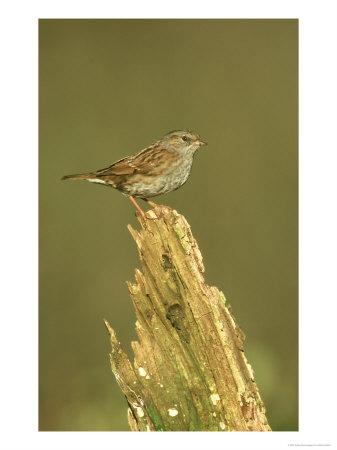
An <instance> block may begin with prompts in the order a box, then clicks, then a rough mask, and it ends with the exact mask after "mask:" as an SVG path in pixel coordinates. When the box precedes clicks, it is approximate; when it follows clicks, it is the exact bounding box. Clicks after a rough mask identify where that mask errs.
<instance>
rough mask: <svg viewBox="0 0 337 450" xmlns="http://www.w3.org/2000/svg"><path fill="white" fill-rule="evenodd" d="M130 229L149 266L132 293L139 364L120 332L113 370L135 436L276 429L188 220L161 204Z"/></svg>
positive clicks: (114, 339) (131, 288)
mask: <svg viewBox="0 0 337 450" xmlns="http://www.w3.org/2000/svg"><path fill="white" fill-rule="evenodd" d="M140 224H141V230H140V231H136V230H134V229H133V228H132V227H131V226H129V227H128V228H129V230H130V232H131V235H132V237H133V238H134V240H135V242H136V244H137V247H138V251H139V256H140V260H141V264H142V271H139V270H136V282H135V283H128V288H129V291H130V295H131V298H132V301H133V305H134V307H135V311H136V317H137V321H136V332H137V336H138V341H136V342H132V344H131V345H132V349H133V352H134V363H133V364H132V363H131V362H130V360H129V358H128V357H127V355H126V353H125V352H124V351H123V349H122V347H121V345H120V343H119V341H118V339H117V337H116V333H115V331H114V330H113V329H112V327H111V326H110V324H109V323H108V322H107V321H105V323H106V326H107V329H108V331H109V334H110V340H111V346H112V351H111V354H110V361H111V368H112V371H113V373H114V375H115V378H116V380H117V383H118V384H119V386H120V388H121V390H122V391H123V393H124V394H125V397H126V399H127V402H128V406H129V408H128V421H129V425H130V428H131V430H133V431H270V427H269V425H268V422H267V419H266V416H265V407H264V404H263V401H262V399H261V397H260V394H259V391H258V388H257V385H256V382H255V380H254V374H253V370H252V368H251V366H250V365H249V364H248V362H247V360H246V357H245V354H244V352H243V340H244V334H243V333H242V331H241V330H240V328H239V327H238V325H237V324H236V323H235V321H234V318H233V317H232V315H231V313H230V311H229V308H228V306H227V305H226V299H225V296H224V294H223V293H222V292H221V291H219V290H218V289H217V288H216V287H210V286H208V285H207V284H206V283H205V280H204V277H203V272H204V266H203V262H202V256H201V253H200V250H199V247H198V245H197V243H196V241H195V239H194V238H193V236H192V233H191V229H190V226H189V225H188V223H187V221H186V219H185V218H184V217H183V216H182V215H180V214H178V213H177V212H176V211H174V210H172V209H171V208H168V207H166V206H157V207H156V208H154V209H153V210H150V211H149V212H148V213H147V214H146V221H144V220H140Z"/></svg>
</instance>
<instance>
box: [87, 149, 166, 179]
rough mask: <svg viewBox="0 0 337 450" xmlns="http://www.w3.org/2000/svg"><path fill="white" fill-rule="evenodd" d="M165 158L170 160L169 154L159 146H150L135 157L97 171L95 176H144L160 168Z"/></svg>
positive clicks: (121, 160)
mask: <svg viewBox="0 0 337 450" xmlns="http://www.w3.org/2000/svg"><path fill="white" fill-rule="evenodd" d="M167 158H170V159H171V158H172V153H171V152H169V151H168V150H164V149H162V148H160V147H159V145H152V146H150V147H147V148H145V149H144V150H142V151H140V152H139V153H137V154H136V155H133V156H129V157H126V158H123V159H120V160H119V161H116V162H115V163H113V164H111V166H109V167H106V168H105V169H101V170H98V171H97V172H95V175H96V176H97V177H105V176H109V175H132V174H138V173H139V174H145V173H149V172H151V171H152V170H153V169H154V168H158V167H159V166H161V165H162V164H163V163H165V160H167Z"/></svg>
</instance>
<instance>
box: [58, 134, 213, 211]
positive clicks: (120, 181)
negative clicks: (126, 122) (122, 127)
mask: <svg viewBox="0 0 337 450" xmlns="http://www.w3.org/2000/svg"><path fill="white" fill-rule="evenodd" d="M202 145H206V142H203V141H202V140H201V139H200V136H199V135H198V134H197V133H194V132H193V131H188V130H177V131H171V132H170V133H168V134H166V135H165V136H164V137H163V138H162V139H160V140H159V141H156V142H155V143H154V144H152V145H150V146H149V147H147V148H145V149H144V150H141V151H140V152H138V153H136V154H135V155H133V156H127V157H126V158H123V159H120V160H119V161H117V162H115V163H113V164H111V165H110V166H109V167H107V168H105V169H101V170H97V172H90V173H83V174H78V175H66V176H64V177H63V178H62V180H87V181H90V182H91V183H99V184H103V185H105V186H111V187H114V188H115V189H118V190H119V191H121V192H122V193H123V194H124V195H127V196H128V197H129V199H130V200H131V201H132V203H133V204H134V205H135V206H136V208H137V209H138V211H139V212H140V214H141V215H142V217H144V216H145V213H144V211H143V210H142V209H141V208H140V206H139V205H138V203H137V202H136V201H135V199H134V197H140V198H141V199H142V200H145V201H146V202H148V203H149V204H150V205H151V206H156V205H155V203H153V202H150V201H149V200H148V198H150V197H155V196H156V195H161V194H166V193H167V192H171V191H174V190H175V189H178V188H179V187H180V186H182V185H183V184H184V183H185V182H186V181H187V179H188V177H189V174H190V172H191V168H192V163H193V156H194V153H195V151H196V150H197V149H198V148H199V147H201V146H202Z"/></svg>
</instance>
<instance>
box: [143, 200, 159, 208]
mask: <svg viewBox="0 0 337 450" xmlns="http://www.w3.org/2000/svg"><path fill="white" fill-rule="evenodd" d="M142 200H144V202H146V203H148V204H149V205H150V206H152V208H156V206H157V204H156V203H153V202H151V201H150V200H148V199H147V198H142Z"/></svg>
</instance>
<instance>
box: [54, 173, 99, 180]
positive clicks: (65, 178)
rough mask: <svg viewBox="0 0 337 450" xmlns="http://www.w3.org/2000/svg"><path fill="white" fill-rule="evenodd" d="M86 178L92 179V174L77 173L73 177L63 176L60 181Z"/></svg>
mask: <svg viewBox="0 0 337 450" xmlns="http://www.w3.org/2000/svg"><path fill="white" fill-rule="evenodd" d="M88 178H92V173H78V174H75V175H65V176H64V177H62V178H61V179H62V180H87V179H88Z"/></svg>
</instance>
